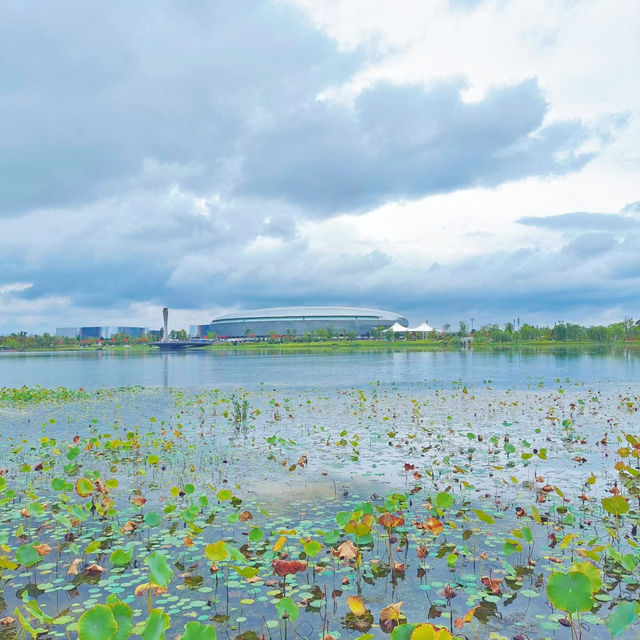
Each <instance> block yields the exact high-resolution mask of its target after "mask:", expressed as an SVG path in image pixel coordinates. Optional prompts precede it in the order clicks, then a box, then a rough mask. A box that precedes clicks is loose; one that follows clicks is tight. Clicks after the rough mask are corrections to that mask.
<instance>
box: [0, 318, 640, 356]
mask: <svg viewBox="0 0 640 640" xmlns="http://www.w3.org/2000/svg"><path fill="white" fill-rule="evenodd" d="M208 337H210V338H212V339H214V340H217V339H218V336H216V335H215V334H211V335H210V336H208ZM171 338H175V339H178V340H186V339H187V332H186V330H184V329H181V330H179V331H172V332H171ZM251 338H253V336H251V337H250V338H247V341H248V342H250V341H258V340H257V339H254V340H252V339H251ZM462 338H472V343H473V344H478V345H480V344H505V343H518V342H523V343H527V342H528V343H531V342H553V341H557V342H600V343H605V342H620V341H625V340H637V341H640V321H638V322H635V321H634V320H632V319H631V318H628V319H625V320H623V321H622V322H615V323H613V324H610V325H607V326H605V325H596V326H589V327H586V326H583V325H580V324H574V323H571V322H557V323H555V324H554V325H553V326H552V327H546V326H545V327H543V326H534V325H531V324H527V323H525V324H522V325H519V323H513V322H507V323H506V324H505V325H504V326H503V327H502V328H501V327H500V326H498V325H497V324H486V325H483V326H481V327H479V328H469V326H468V325H467V323H466V322H463V321H460V322H459V323H458V327H457V330H456V329H453V328H452V327H451V325H444V326H443V328H442V330H437V331H432V332H430V333H427V334H422V333H411V332H407V333H405V334H402V333H401V334H392V333H390V332H384V327H379V328H378V329H374V330H373V332H372V335H371V336H370V337H369V339H373V340H376V341H383V342H398V341H412V342H414V341H421V340H425V341H428V342H432V343H434V342H440V343H446V344H452V343H453V344H458V343H459V342H460V341H461V339H462ZM359 339H361V338H360V337H359V336H356V335H355V333H354V332H353V331H351V332H347V331H336V330H335V329H332V328H330V327H329V328H327V329H318V330H317V331H312V332H310V333H305V334H304V335H296V334H295V333H293V334H292V333H289V332H288V333H286V334H282V335H276V334H272V335H271V336H269V337H268V338H263V339H260V342H273V343H287V342H295V343H305V342H318V341H321V342H325V341H336V340H344V341H355V340H359ZM149 340H150V338H148V337H138V338H134V337H132V336H127V335H126V334H120V333H117V334H115V335H113V336H112V337H111V338H109V339H101V338H87V339H82V340H81V339H79V338H63V337H60V336H55V335H51V334H50V333H43V334H42V335H38V334H27V333H26V332H25V331H22V332H19V333H11V334H9V335H4V336H0V349H4V350H9V349H11V350H18V351H28V350H53V349H79V348H96V347H112V346H117V347H123V346H128V347H133V346H135V347H139V348H144V347H145V346H147V344H148V342H149ZM222 342H224V340H222Z"/></svg>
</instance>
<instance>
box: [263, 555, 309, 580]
mask: <svg viewBox="0 0 640 640" xmlns="http://www.w3.org/2000/svg"><path fill="white" fill-rule="evenodd" d="M271 566H272V567H273V572H274V573H275V574H276V575H278V576H280V577H281V578H284V577H286V576H289V575H294V574H295V573H299V572H300V571H306V570H307V563H306V562H300V560H280V559H279V558H276V559H275V560H274V561H273V562H272V563H271Z"/></svg>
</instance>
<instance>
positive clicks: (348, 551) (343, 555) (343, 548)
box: [335, 540, 358, 560]
mask: <svg viewBox="0 0 640 640" xmlns="http://www.w3.org/2000/svg"><path fill="white" fill-rule="evenodd" d="M335 555H337V556H338V558H340V560H354V559H355V558H357V557H358V549H357V548H356V545H355V544H353V542H351V540H346V541H345V542H343V543H342V544H341V545H340V546H338V548H337V549H336V550H335Z"/></svg>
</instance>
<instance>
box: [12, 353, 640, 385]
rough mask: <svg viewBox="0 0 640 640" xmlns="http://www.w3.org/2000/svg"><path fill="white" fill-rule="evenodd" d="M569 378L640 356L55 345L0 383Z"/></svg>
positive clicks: (587, 376)
mask: <svg viewBox="0 0 640 640" xmlns="http://www.w3.org/2000/svg"><path fill="white" fill-rule="evenodd" d="M556 378H561V379H564V378H570V379H571V380H573V381H580V382H584V383H595V382H599V383H603V384H617V383H627V382H638V381H640V357H638V354H637V352H632V351H628V350H624V349H611V348H606V347H603V348H592V349H588V350H583V349H562V348H558V349H555V350H553V351H548V350H544V351H539V352H536V351H531V350H530V351H507V352H474V351H473V350H463V351H436V352H433V351H391V350H389V351H359V350H354V351H346V352H343V351H340V352H337V353H326V352H321V353H298V352H295V353H272V352H270V353H260V352H258V353H256V352H254V351H243V350H241V349H229V350H228V351H196V350H192V351H186V352H182V353H169V354H161V353H157V352H154V353H149V354H145V353H142V354H141V353H140V352H130V353H129V352H126V351H125V352H122V351H120V352H108V351H92V352H55V353H1V354H0V387H1V386H6V387H19V386H22V385H28V386H35V385H40V386H43V387H58V386H66V387H72V388H79V387H83V388H85V389H96V388H111V387H120V386H132V385H143V386H151V387H179V388H184V389H199V388H207V387H215V388H219V389H225V390H230V389H234V388H238V387H242V388H244V389H249V390H255V389H258V388H260V387H261V386H265V387H268V388H277V389H294V390H300V389H338V388H350V387H361V386H368V385H369V384H371V383H375V382H380V383H381V384H383V385H391V384H395V385H399V386H401V387H406V386H409V385H416V384H418V385H436V386H450V385H451V384H452V383H453V382H460V381H461V382H462V383H464V384H466V385H467V386H470V387H473V388H476V387H480V386H487V381H491V382H490V384H491V386H493V387H494V388H499V389H504V388H528V387H531V385H535V384H537V383H538V382H540V381H544V382H546V383H550V382H552V381H553V380H555V379H556Z"/></svg>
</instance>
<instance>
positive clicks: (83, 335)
mask: <svg viewBox="0 0 640 640" xmlns="http://www.w3.org/2000/svg"><path fill="white" fill-rule="evenodd" d="M116 333H120V334H124V335H125V336H127V337H129V338H143V337H144V336H145V335H146V334H147V329H146V328H145V327H59V328H57V329H56V336H57V337H59V338H79V339H80V340H88V339H89V338H93V339H94V340H97V339H102V340H109V339H110V338H111V337H112V336H114V335H115V334H116Z"/></svg>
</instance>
